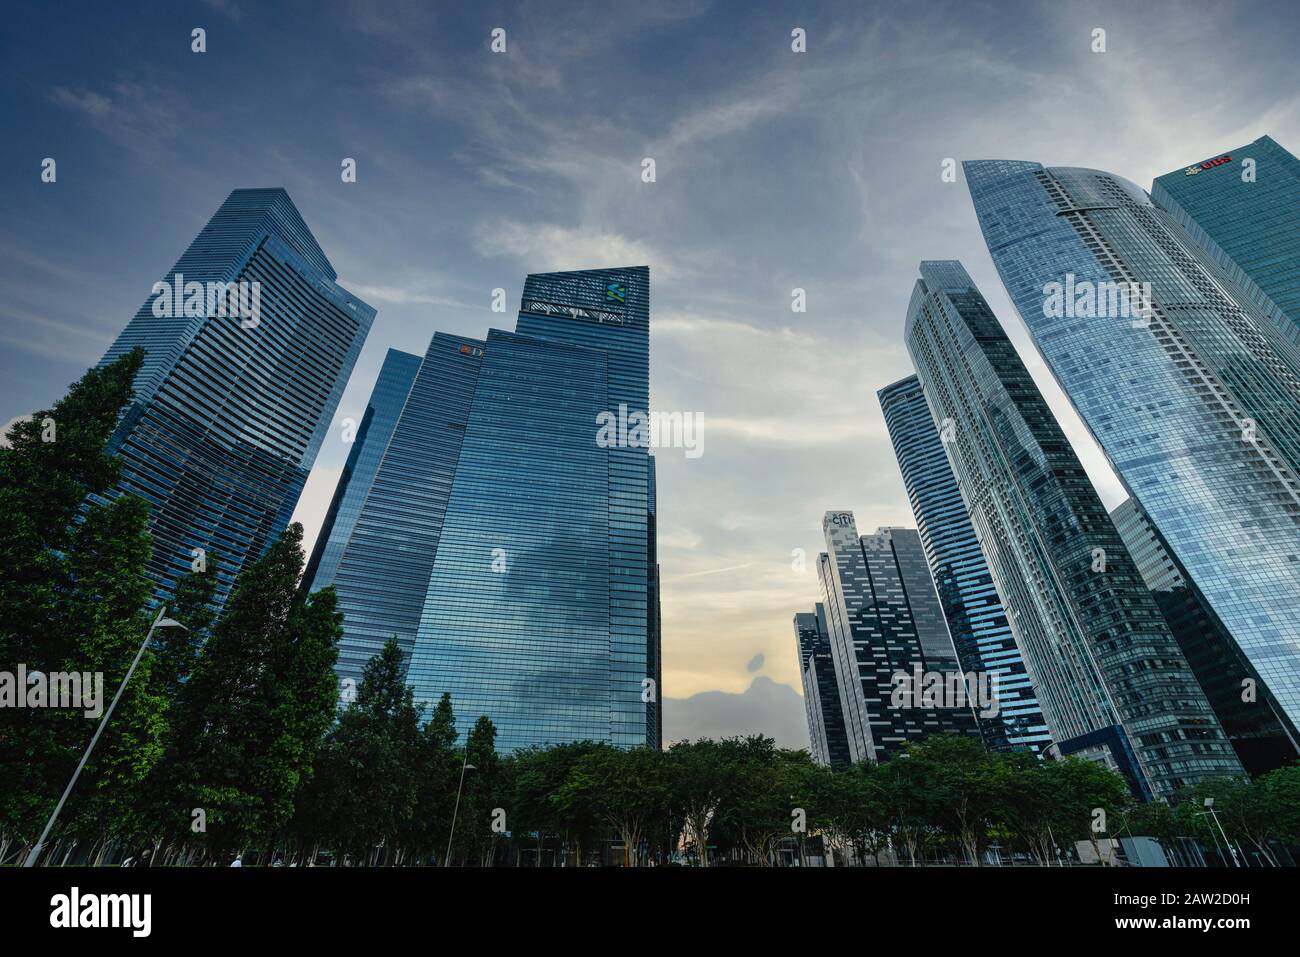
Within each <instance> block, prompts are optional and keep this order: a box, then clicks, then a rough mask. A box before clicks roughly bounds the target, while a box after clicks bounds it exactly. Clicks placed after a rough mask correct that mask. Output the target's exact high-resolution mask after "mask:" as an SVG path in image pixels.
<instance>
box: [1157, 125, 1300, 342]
mask: <svg viewBox="0 0 1300 957" xmlns="http://www.w3.org/2000/svg"><path fill="white" fill-rule="evenodd" d="M1248 162H1249V163H1251V164H1253V165H1250V166H1247V165H1246V164H1247V163H1248ZM1151 198H1152V199H1153V200H1154V201H1155V203H1156V205H1157V206H1159V207H1160V208H1162V209H1164V210H1166V211H1167V212H1169V213H1170V214H1171V215H1173V217H1174V218H1175V219H1177V220H1178V222H1179V223H1180V224H1181V225H1182V226H1183V227H1184V228H1185V229H1186V230H1187V232H1188V234H1189V235H1190V236H1191V237H1192V238H1193V239H1194V240H1195V241H1196V242H1197V244H1198V245H1199V246H1201V248H1202V249H1204V250H1205V251H1206V252H1208V253H1209V254H1210V255H1211V256H1212V257H1214V258H1215V259H1216V261H1217V262H1219V263H1220V264H1221V265H1223V266H1225V268H1227V269H1228V270H1229V271H1230V272H1231V271H1232V270H1233V269H1234V268H1235V269H1239V270H1241V272H1242V273H1243V274H1244V276H1245V277H1246V278H1247V279H1248V280H1249V283H1246V282H1243V283H1242V284H1243V285H1244V286H1246V287H1247V288H1250V286H1251V284H1253V286H1254V287H1255V288H1257V289H1258V290H1259V292H1260V293H1262V295H1260V296H1252V299H1253V304H1254V305H1256V306H1257V307H1259V308H1260V309H1261V310H1264V311H1268V310H1269V306H1270V305H1273V306H1276V307H1277V308H1278V309H1279V310H1280V311H1281V312H1282V314H1283V317H1284V318H1283V321H1282V325H1283V326H1284V328H1286V329H1287V330H1288V332H1289V335H1290V337H1291V338H1293V339H1295V340H1296V341H1300V159H1297V158H1296V157H1295V156H1293V155H1292V154H1291V153H1289V152H1288V151H1287V150H1285V149H1283V148H1282V147H1281V146H1280V145H1278V144H1277V142H1275V141H1274V140H1273V139H1272V137H1269V136H1261V137H1260V138H1259V139H1257V140H1255V141H1254V142H1253V143H1249V144H1247V145H1246V146H1243V147H1241V148H1239V149H1235V150H1232V151H1231V152H1229V153H1224V154H1221V155H1220V156H1216V157H1212V158H1210V159H1207V160H1203V161H1201V162H1200V163H1195V164H1193V165H1191V166H1188V167H1186V168H1185V169H1180V170H1175V171H1173V172H1172V173H1166V174H1165V175H1164V176H1160V177H1158V178H1157V179H1156V181H1155V182H1154V183H1153V184H1152V186H1151ZM1238 278H1240V277H1238ZM1266 300H1268V301H1266Z"/></svg>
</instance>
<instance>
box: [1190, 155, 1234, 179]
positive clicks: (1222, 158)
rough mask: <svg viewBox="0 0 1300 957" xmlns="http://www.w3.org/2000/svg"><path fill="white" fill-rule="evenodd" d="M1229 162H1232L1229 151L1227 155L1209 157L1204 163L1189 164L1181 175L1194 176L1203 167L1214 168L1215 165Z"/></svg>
mask: <svg viewBox="0 0 1300 957" xmlns="http://www.w3.org/2000/svg"><path fill="white" fill-rule="evenodd" d="M1231 162H1232V154H1231V153H1229V154H1228V155H1226V156H1220V157H1218V158H1217V159H1210V160H1206V161H1205V162H1204V163H1198V164H1197V165H1196V166H1189V167H1187V169H1186V170H1184V172H1183V175H1184V176H1195V175H1196V174H1197V173H1199V172H1200V171H1201V170H1203V169H1214V167H1216V166H1222V165H1223V164H1224V163H1231Z"/></svg>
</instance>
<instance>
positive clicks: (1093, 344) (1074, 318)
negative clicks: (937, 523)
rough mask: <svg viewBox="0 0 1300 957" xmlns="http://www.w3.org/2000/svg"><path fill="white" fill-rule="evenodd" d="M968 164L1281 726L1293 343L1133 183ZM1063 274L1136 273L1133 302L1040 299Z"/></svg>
mask: <svg viewBox="0 0 1300 957" xmlns="http://www.w3.org/2000/svg"><path fill="white" fill-rule="evenodd" d="M965 172H966V179H967V182H968V184H969V186H970V191H971V196H972V199H973V200H974V204H975V211H976V214H977V216H978V218H979V222H980V228H981V229H982V230H983V233H984V239H985V242H986V243H987V245H988V248H989V252H990V253H991V255H992V257H993V261H994V263H995V264H996V266H997V268H998V271H999V274H1000V275H1001V277H1002V281H1003V284H1004V285H1005V286H1006V288H1007V292H1008V294H1009V295H1010V297H1011V299H1012V301H1013V302H1014V303H1015V305H1016V308H1017V309H1018V310H1019V312H1020V315H1021V318H1022V319H1023V320H1024V322H1025V325H1026V326H1027V327H1028V329H1029V331H1030V333H1031V335H1032V336H1033V339H1034V341H1035V343H1036V345H1037V347H1038V349H1039V351H1040V352H1041V353H1042V356H1043V358H1044V360H1045V361H1046V363H1047V365H1048V367H1049V368H1050V369H1051V370H1052V372H1053V373H1054V374H1055V376H1056V379H1057V380H1058V381H1059V382H1060V384H1061V386H1062V388H1063V389H1064V391H1065V392H1066V394H1067V395H1068V396H1069V398H1070V401H1071V402H1072V404H1073V405H1074V407H1075V409H1076V410H1077V411H1078V412H1079V415H1080V417H1081V418H1082V420H1083V421H1084V423H1085V424H1086V425H1087V427H1088V429H1089V431H1090V432H1091V433H1092V435H1093V437H1094V438H1095V439H1096V440H1097V442H1098V444H1099V445H1100V446H1101V447H1102V449H1103V450H1104V451H1105V452H1106V455H1107V457H1108V459H1109V460H1110V463H1111V465H1112V466H1113V467H1114V469H1115V471H1116V473H1117V474H1118V475H1119V477H1120V479H1121V481H1122V482H1123V483H1124V485H1125V487H1126V489H1127V490H1128V492H1129V493H1130V495H1131V496H1132V497H1133V498H1135V499H1136V500H1137V502H1138V503H1139V505H1141V507H1142V510H1143V512H1144V513H1146V514H1147V515H1148V516H1149V517H1150V519H1151V521H1152V523H1153V524H1154V525H1155V527H1156V528H1158V529H1159V530H1160V534H1161V535H1162V536H1163V537H1164V540H1165V542H1166V543H1167V545H1168V547H1169V550H1170V552H1171V553H1172V554H1173V555H1174V557H1176V558H1177V559H1178V561H1179V563H1180V564H1181V566H1182V568H1183V569H1184V570H1185V571H1186V573H1187V575H1188V577H1189V579H1190V580H1191V581H1193V582H1194V583H1195V584H1196V586H1197V587H1198V588H1199V590H1200V592H1201V594H1202V595H1203V596H1204V598H1205V600H1206V601H1207V602H1208V603H1209V605H1210V607H1211V608H1212V609H1213V611H1214V613H1215V615H1217V617H1218V619H1219V620H1220V621H1221V622H1222V623H1223V625H1224V626H1225V627H1226V628H1227V629H1228V631H1229V632H1230V633H1231V634H1232V636H1233V639H1234V640H1235V641H1236V642H1237V644H1238V645H1239V647H1240V648H1241V650H1242V652H1243V653H1244V655H1245V656H1246V658H1247V659H1248V660H1249V662H1250V664H1251V666H1252V667H1253V668H1254V669H1255V671H1256V673H1257V674H1258V675H1259V677H1260V679H1261V680H1262V681H1263V682H1264V683H1265V684H1266V685H1267V687H1268V690H1269V692H1270V693H1271V694H1272V696H1273V699H1274V700H1276V701H1277V702H1278V704H1279V706H1280V707H1281V708H1282V709H1283V710H1284V711H1285V712H1286V714H1287V717H1288V719H1289V721H1290V722H1291V724H1292V725H1293V726H1295V725H1296V723H1297V719H1298V718H1300V615H1297V614H1296V609H1297V608H1300V350H1297V347H1296V343H1295V341H1294V340H1293V339H1291V338H1289V337H1288V336H1287V335H1286V334H1285V333H1286V329H1285V328H1284V327H1283V326H1282V325H1281V324H1280V322H1279V321H1278V318H1277V315H1278V314H1277V313H1276V311H1275V310H1274V311H1269V310H1267V309H1264V308H1261V306H1260V305H1259V298H1258V295H1257V293H1256V291H1254V290H1253V289H1252V288H1251V287H1248V286H1246V285H1244V284H1243V281H1242V278H1241V274H1240V271H1238V272H1237V273H1234V272H1232V271H1231V270H1229V269H1226V268H1225V267H1224V265H1223V264H1222V263H1221V262H1219V261H1216V258H1215V256H1213V255H1211V254H1209V253H1208V252H1207V251H1206V250H1205V249H1204V248H1202V247H1201V246H1200V245H1198V243H1197V242H1196V241H1195V240H1194V239H1193V238H1192V237H1191V236H1190V235H1189V234H1188V233H1187V231H1186V230H1185V229H1183V227H1182V226H1180V225H1179V223H1178V222H1177V221H1176V219H1175V218H1174V216H1172V215H1171V214H1169V213H1168V212H1166V211H1164V210H1162V209H1160V208H1159V207H1157V206H1155V205H1153V204H1152V202H1151V200H1150V199H1149V198H1148V197H1147V195H1146V194H1145V193H1143V192H1142V190H1140V189H1139V188H1138V187H1136V186H1134V185H1133V184H1132V183H1129V182H1127V181H1126V180H1123V179H1121V178H1119V177H1116V176H1113V175H1112V174H1109V173H1105V172H1101V171H1097V170H1086V169H1068V168H1062V169H1046V168H1044V167H1043V166H1041V165H1040V164H1038V163H1032V162H1013V161H1005V160H990V161H980V162H967V163H966V164H965ZM1220 174H1222V175H1226V176H1231V175H1234V174H1233V173H1232V171H1231V170H1230V169H1229V167H1227V166H1223V167H1220V168H1217V169H1213V170H1210V171H1207V172H1202V173H1200V174H1198V175H1196V176H1195V177H1188V178H1189V179H1192V178H1194V179H1196V180H1197V181H1198V182H1199V181H1200V180H1201V179H1202V178H1207V179H1208V178H1211V177H1215V176H1217V175H1220ZM1254 185H1259V184H1258V183H1256V184H1254ZM1225 241H1226V240H1225ZM1063 281H1068V282H1069V283H1072V284H1073V285H1074V286H1075V287H1076V288H1079V287H1080V285H1081V284H1082V283H1086V284H1087V287H1086V288H1093V289H1097V288H1101V287H1102V286H1103V284H1130V283H1132V284H1136V285H1137V286H1138V287H1139V288H1141V287H1142V286H1143V284H1145V286H1146V289H1147V290H1148V293H1149V308H1148V309H1147V310H1146V312H1147V315H1146V316H1145V317H1142V318H1141V319H1138V320H1134V319H1132V318H1131V317H1124V316H1120V317H1114V316H1099V315H1096V314H1095V310H1094V311H1093V313H1092V314H1089V311H1088V310H1087V309H1084V310H1080V309H1077V308H1074V309H1065V310H1061V309H1056V308H1049V304H1048V302H1047V301H1046V295H1045V293H1046V290H1047V289H1048V288H1049V286H1050V285H1051V284H1053V283H1056V284H1060V283H1062V282H1063ZM1251 286H1253V284H1251ZM1254 289H1256V290H1257V287H1254ZM1085 305H1086V302H1085Z"/></svg>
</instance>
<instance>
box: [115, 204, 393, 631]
mask: <svg viewBox="0 0 1300 957" xmlns="http://www.w3.org/2000/svg"><path fill="white" fill-rule="evenodd" d="M337 278H338V277H337V275H336V274H335V272H334V269H333V267H331V266H330V263H329V260H328V259H326V258H325V254H324V252H322V251H321V248H320V246H318V245H317V244H316V240H315V239H314V238H313V237H312V234H311V231H310V230H308V228H307V226H306V224H305V223H304V222H303V220H302V217H301V216H300V215H299V214H298V210H297V209H296V208H295V207H294V204H293V202H292V201H291V200H290V199H289V195H288V193H286V192H285V191H284V190H283V189H238V190H235V191H234V192H232V193H231V194H230V196H229V198H227V199H226V201H225V202H224V203H222V205H221V208H220V209H218V210H217V212H216V213H215V214H214V215H213V217H212V219H211V220H209V221H208V224H207V225H206V226H205V227H204V228H203V230H202V231H201V232H200V233H199V235H198V236H197V237H196V238H195V240H194V242H192V243H191V244H190V246H189V248H188V249H187V250H186V251H185V253H184V254H183V255H182V256H181V258H180V259H179V261H177V263H176V265H175V266H174V267H173V268H172V271H171V273H170V274H169V275H168V276H166V277H164V279H163V281H162V282H160V283H158V284H157V285H156V286H155V287H154V295H153V296H152V297H151V298H150V300H149V301H146V302H145V304H144V305H143V306H141V308H140V310H139V312H137V313H136V315H135V318H133V319H132V320H131V321H130V322H129V323H128V324H127V326H126V328H125V329H124V330H123V332H122V334H121V335H119V336H118V338H117V340H116V341H115V342H114V343H113V345H112V346H111V347H110V348H109V350H108V352H107V354H106V355H105V356H104V359H103V361H102V363H101V365H102V364H106V363H109V362H112V361H113V360H114V359H117V358H118V357H119V356H121V355H123V354H124V353H126V352H129V351H130V350H131V349H132V348H134V347H136V346H141V347H143V348H144V350H145V361H144V365H143V367H142V369H141V370H140V373H139V375H138V376H137V378H136V383H135V389H136V391H135V398H134V400H133V401H132V403H131V405H130V406H129V407H128V408H127V410H126V411H125V413H124V414H123V417H122V419H121V421H120V423H119V425H118V428H117V430H116V432H115V433H114V435H113V436H112V438H111V440H110V442H109V450H110V451H111V452H113V453H115V454H116V455H117V456H118V458H119V459H120V461H121V463H122V477H121V480H120V482H119V483H118V485H117V486H116V487H115V488H114V489H112V490H110V492H109V493H108V494H109V497H112V496H116V495H120V494H124V493H134V494H136V495H140V496H142V497H143V498H144V499H145V500H146V501H148V502H149V505H150V509H151V515H150V529H151V531H152V534H153V545H154V548H153V556H152V558H151V559H150V562H149V566H148V571H149V574H150V576H151V578H152V579H153V581H154V583H155V586H156V587H155V593H156V595H157V596H158V598H159V599H160V600H166V598H167V597H168V596H169V595H170V593H171V591H172V589H173V588H174V586H175V583H176V580H177V578H178V577H180V576H181V575H184V574H185V573H187V572H189V571H190V569H191V567H192V566H193V563H194V562H195V560H196V559H197V558H199V557H200V553H203V554H206V553H214V552H215V553H216V554H218V555H219V556H220V566H219V571H218V588H217V593H216V599H215V600H216V603H217V604H218V605H220V604H222V603H224V601H225V599H226V598H227V597H228V595H229V591H230V588H231V586H232V584H233V582H234V577H235V575H236V574H238V572H239V570H240V569H241V568H242V567H243V566H244V565H245V564H246V563H247V562H250V561H253V560H255V559H257V558H258V557H260V556H261V554H262V552H263V551H265V549H266V548H267V547H268V546H269V544H270V543H271V542H272V541H273V540H274V539H275V538H276V537H277V536H278V535H279V534H280V533H281V532H282V531H283V530H284V528H285V527H286V526H287V525H288V523H289V517H290V516H291V515H292V514H293V510H294V508H295V507H296V506H297V504H298V497H299V495H300V494H301V493H302V489H303V485H304V484H305V482H306V479H307V473H308V472H309V471H310V469H311V467H312V464H313V463H314V462H315V459H316V454H317V452H318V451H319V450H320V447H321V443H322V441H323V440H324V438H325V434H326V432H327V431H328V430H329V428H330V423H331V421H332V419H333V416H334V411H335V409H336V408H337V407H338V402H339V398H340V396H341V395H342V393H343V388H344V386H345V385H346V384H347V380H348V377H349V376H350V375H351V373H352V367H353V365H354V364H355V363H356V360H357V355H358V354H359V353H360V351H361V346H362V344H363V343H364V342H365V338H366V335H367V333H368V332H369V331H370V325H371V323H372V321H373V320H374V316H375V310H374V309H372V308H371V307H370V306H368V305H366V304H365V303H364V302H362V301H361V300H360V299H358V298H356V297H355V296H353V295H352V294H351V293H349V292H348V291H347V290H346V289H343V288H342V287H340V286H339V285H338V284H337V282H336V279H337ZM218 283H219V284H222V285H223V286H224V285H225V284H229V283H234V284H237V285H238V284H245V285H244V287H243V288H244V290H245V295H244V296H243V297H241V298H242V302H243V305H244V306H245V307H248V306H251V307H252V308H251V309H248V310H247V311H241V310H237V309H233V310H232V309H230V308H228V305H231V304H233V302H234V300H233V299H228V298H227V296H226V295H225V294H223V293H217V294H215V295H214V292H213V289H216V288H219V287H216V286H215V284H218ZM208 284H214V285H213V286H212V287H209V286H208ZM173 290H174V291H175V293H176V294H175V295H173ZM232 313H233V314H232ZM205 560H206V559H205Z"/></svg>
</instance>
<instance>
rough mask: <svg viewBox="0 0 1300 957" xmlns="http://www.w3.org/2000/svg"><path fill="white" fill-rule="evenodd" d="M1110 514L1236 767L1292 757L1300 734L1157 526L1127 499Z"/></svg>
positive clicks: (1269, 766) (1266, 766) (1261, 768)
mask: <svg viewBox="0 0 1300 957" xmlns="http://www.w3.org/2000/svg"><path fill="white" fill-rule="evenodd" d="M1110 517H1111V519H1112V520H1114V522H1115V528H1116V529H1117V530H1118V531H1119V534H1120V537H1121V538H1123V539H1124V544H1125V546H1126V547H1127V548H1128V550H1129V554H1131V555H1132V556H1133V561H1135V562H1136V563H1137V567H1138V571H1139V572H1140V573H1141V574H1142V580H1143V581H1144V582H1146V586H1147V588H1149V589H1150V590H1151V594H1152V595H1154V596H1155V599H1156V604H1157V605H1159V606H1160V611H1161V612H1162V613H1163V614H1164V616H1165V621H1167V622H1169V628H1170V630H1171V631H1172V632H1173V633H1174V638H1175V640H1176V641H1177V642H1178V646H1179V647H1180V648H1182V649H1183V654H1184V655H1186V657H1187V663H1188V664H1190V665H1191V666H1192V671H1193V672H1194V673H1195V675H1196V680H1197V681H1199V682H1200V685H1201V687H1202V688H1203V689H1204V690H1205V697H1206V698H1207V699H1208V700H1209V702H1210V706H1211V707H1212V708H1214V713H1215V714H1216V715H1218V717H1219V723H1220V724H1221V725H1223V730H1224V733H1226V734H1227V735H1228V740H1229V741H1231V742H1232V747H1233V749H1234V750H1235V751H1236V752H1237V757H1238V758H1239V759H1240V760H1241V763H1242V765H1243V766H1244V767H1245V768H1246V770H1247V771H1248V772H1249V773H1250V774H1252V775H1254V774H1263V773H1265V772H1268V771H1272V770H1273V769H1274V768H1279V767H1283V766H1285V765H1287V764H1290V763H1291V762H1293V761H1295V760H1296V758H1297V757H1300V751H1298V750H1297V742H1300V735H1297V734H1296V730H1295V728H1293V727H1291V726H1290V724H1289V722H1288V721H1287V720H1286V715H1285V714H1284V713H1283V711H1282V710H1281V708H1279V707H1278V706H1277V702H1275V701H1274V700H1273V698H1272V695H1271V694H1269V692H1268V688H1267V686H1265V685H1264V684H1263V683H1262V682H1260V681H1259V676H1258V675H1256V674H1255V671H1254V669H1253V668H1252V667H1251V665H1250V662H1249V661H1248V660H1247V659H1246V657H1245V656H1244V655H1243V654H1242V653H1241V649H1240V648H1238V647H1237V644H1236V642H1234V641H1233V640H1232V636H1231V635H1230V634H1228V630H1227V629H1226V628H1224V627H1223V624H1222V622H1220V621H1219V619H1218V616H1217V615H1215V614H1214V610H1213V609H1212V608H1210V606H1209V603H1207V602H1206V601H1205V597H1204V596H1203V595H1202V594H1201V592H1200V589H1198V588H1197V587H1196V585H1195V584H1193V583H1192V582H1190V581H1188V579H1187V576H1186V574H1184V572H1183V570H1182V568H1181V567H1180V565H1179V563H1178V560H1177V559H1176V558H1174V557H1173V556H1172V555H1171V554H1169V550H1168V549H1167V548H1166V547H1165V545H1164V541H1163V539H1162V538H1161V537H1160V532H1159V530H1158V529H1156V527H1155V526H1154V525H1152V524H1151V521H1150V519H1148V518H1147V516H1146V515H1145V514H1144V513H1143V511H1142V509H1141V507H1140V506H1139V505H1138V503H1137V502H1135V501H1134V500H1133V499H1131V498H1130V499H1126V500H1125V501H1124V503H1123V504H1121V505H1119V506H1118V507H1117V508H1115V509H1114V510H1113V511H1112V512H1111V513H1110Z"/></svg>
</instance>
